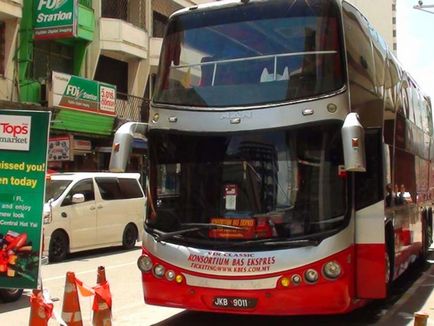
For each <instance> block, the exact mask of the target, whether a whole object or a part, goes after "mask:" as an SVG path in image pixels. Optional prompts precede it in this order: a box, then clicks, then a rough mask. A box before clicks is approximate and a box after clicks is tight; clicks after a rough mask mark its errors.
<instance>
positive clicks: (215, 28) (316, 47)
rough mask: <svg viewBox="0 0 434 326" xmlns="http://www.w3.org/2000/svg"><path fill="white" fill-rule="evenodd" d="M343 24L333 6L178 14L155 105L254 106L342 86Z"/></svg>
mask: <svg viewBox="0 0 434 326" xmlns="http://www.w3.org/2000/svg"><path fill="white" fill-rule="evenodd" d="M339 26H340V19H339V9H338V7H337V5H336V4H335V3H333V2H330V1H292V2H291V1H287V0H286V1H280V0H273V1H269V2H251V3H249V4H247V5H236V6H233V7H226V8H220V9H214V10H207V11H204V10H197V11H193V12H188V13H187V14H179V15H175V16H174V17H173V18H172V20H171V21H170V23H169V27H168V31H167V34H166V37H165V40H164V43H163V51H162V55H161V62H160V70H159V80H158V82H157V87H156V91H155V97H154V101H155V102H158V103H169V104H174V105H185V106H194V107H227V106H254V105H264V104H269V103H278V102H287V101H292V100H297V99H302V98H307V97H313V96H318V95H322V94H326V93H330V92H332V91H335V90H338V89H339V88H341V87H342V86H343V83H344V77H343V71H344V69H343V67H342V60H341V55H342V52H343V51H341V41H340V39H341V37H340V32H339V30H340V28H339Z"/></svg>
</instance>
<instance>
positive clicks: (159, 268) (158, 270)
mask: <svg viewBox="0 0 434 326" xmlns="http://www.w3.org/2000/svg"><path fill="white" fill-rule="evenodd" d="M165 272H166V269H165V268H164V266H163V265H160V264H158V265H155V266H154V275H155V276H156V277H163V275H164V273H165Z"/></svg>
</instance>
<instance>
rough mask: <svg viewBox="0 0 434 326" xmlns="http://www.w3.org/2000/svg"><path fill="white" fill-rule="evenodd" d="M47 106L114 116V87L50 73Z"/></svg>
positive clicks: (54, 72)
mask: <svg viewBox="0 0 434 326" xmlns="http://www.w3.org/2000/svg"><path fill="white" fill-rule="evenodd" d="M51 83H52V85H51V87H50V89H51V93H50V95H49V106H55V107H61V108H67V109H75V110H80V111H87V112H92V113H98V114H104V115H110V116H114V115H115V114H116V112H115V108H116V86H114V85H110V84H106V83H101V82H99V81H95V80H91V79H86V78H82V77H78V76H73V75H67V74H63V73H60V72H56V71H53V72H52V80H51Z"/></svg>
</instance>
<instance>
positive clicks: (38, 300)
mask: <svg viewBox="0 0 434 326" xmlns="http://www.w3.org/2000/svg"><path fill="white" fill-rule="evenodd" d="M30 305H31V306H32V307H33V306H34V307H42V308H43V309H44V312H45V320H46V321H48V320H49V319H50V318H51V316H52V315H53V308H54V305H53V304H52V303H47V302H45V300H44V297H43V295H42V293H41V292H39V293H37V294H35V293H33V292H32V295H31V296H30Z"/></svg>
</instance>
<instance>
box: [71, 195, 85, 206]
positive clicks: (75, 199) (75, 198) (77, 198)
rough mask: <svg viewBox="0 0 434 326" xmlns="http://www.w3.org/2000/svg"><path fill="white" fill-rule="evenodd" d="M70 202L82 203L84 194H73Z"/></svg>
mask: <svg viewBox="0 0 434 326" xmlns="http://www.w3.org/2000/svg"><path fill="white" fill-rule="evenodd" d="M72 202H73V203H74V204H78V203H83V202H84V195H83V194H74V195H73V196H72Z"/></svg>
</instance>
